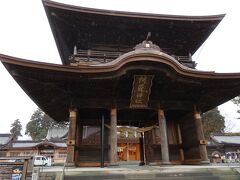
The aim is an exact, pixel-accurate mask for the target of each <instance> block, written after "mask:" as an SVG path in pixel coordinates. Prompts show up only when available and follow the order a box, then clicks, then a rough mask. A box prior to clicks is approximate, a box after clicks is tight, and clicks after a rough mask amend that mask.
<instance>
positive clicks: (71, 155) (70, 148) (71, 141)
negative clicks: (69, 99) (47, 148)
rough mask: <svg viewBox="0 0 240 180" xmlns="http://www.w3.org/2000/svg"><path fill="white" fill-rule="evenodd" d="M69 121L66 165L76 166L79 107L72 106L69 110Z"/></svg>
mask: <svg viewBox="0 0 240 180" xmlns="http://www.w3.org/2000/svg"><path fill="white" fill-rule="evenodd" d="M69 122H70V124H69V130H68V140H67V161H66V166H75V148H76V146H75V145H76V128H77V109H75V108H71V109H70V110H69Z"/></svg>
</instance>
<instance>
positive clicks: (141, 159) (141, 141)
mask: <svg viewBox="0 0 240 180" xmlns="http://www.w3.org/2000/svg"><path fill="white" fill-rule="evenodd" d="M139 149H140V163H139V166H143V165H145V158H144V140H143V133H142V132H141V137H140V138H139Z"/></svg>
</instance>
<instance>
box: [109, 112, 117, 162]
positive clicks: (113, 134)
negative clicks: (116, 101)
mask: <svg viewBox="0 0 240 180" xmlns="http://www.w3.org/2000/svg"><path fill="white" fill-rule="evenodd" d="M110 118H111V119H110V133H109V145H110V149H109V163H110V166H116V165H118V164H117V162H118V155H117V109H116V108H111V110H110Z"/></svg>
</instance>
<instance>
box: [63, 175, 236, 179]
mask: <svg viewBox="0 0 240 180" xmlns="http://www.w3.org/2000/svg"><path fill="white" fill-rule="evenodd" d="M64 180H240V176H239V175H223V176H220V177H219V176H197V177H196V176H191V177H190V176H184V177H183V176H182V177H154V176H153V175H144V176H141V177H139V176H122V175H99V176H94V175H93V176H90V175H89V176H65V177H64Z"/></svg>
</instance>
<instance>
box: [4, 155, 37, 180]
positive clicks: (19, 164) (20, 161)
mask: <svg viewBox="0 0 240 180" xmlns="http://www.w3.org/2000/svg"><path fill="white" fill-rule="evenodd" d="M32 159H33V158H32V157H0V180H9V179H11V180H20V179H21V180H26V178H27V176H31V173H32V170H33V162H32Z"/></svg>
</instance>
